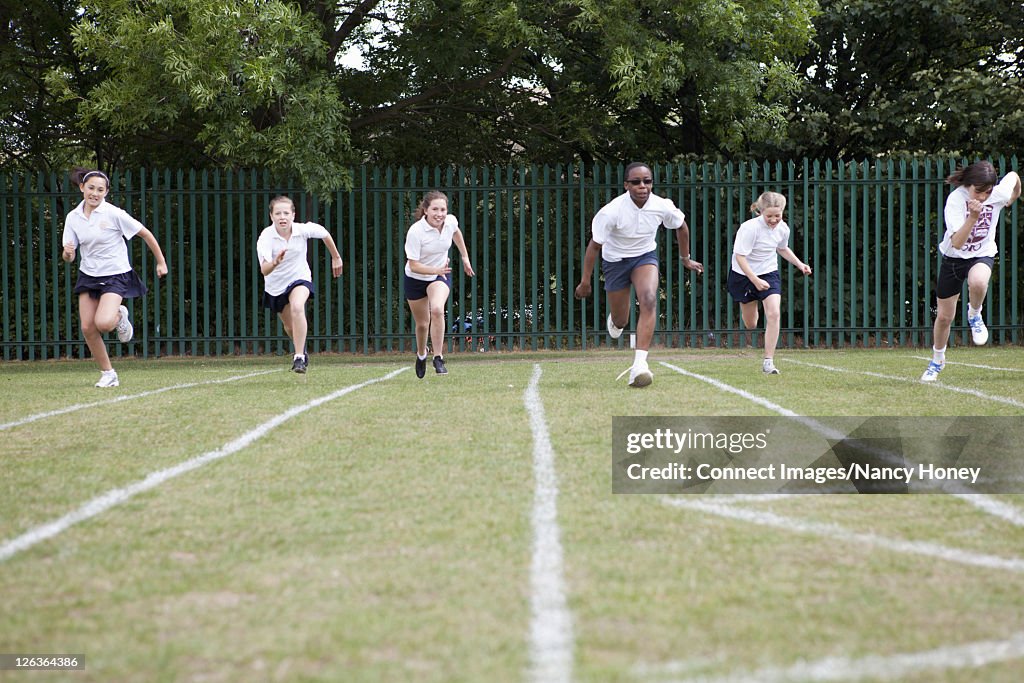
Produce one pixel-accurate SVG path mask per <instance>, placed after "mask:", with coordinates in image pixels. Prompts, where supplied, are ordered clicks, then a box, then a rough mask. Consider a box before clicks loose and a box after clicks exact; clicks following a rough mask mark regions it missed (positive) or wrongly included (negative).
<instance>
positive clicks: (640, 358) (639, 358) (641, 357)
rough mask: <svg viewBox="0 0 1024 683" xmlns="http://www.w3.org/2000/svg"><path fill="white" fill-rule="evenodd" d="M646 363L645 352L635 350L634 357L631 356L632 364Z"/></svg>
mask: <svg viewBox="0 0 1024 683" xmlns="http://www.w3.org/2000/svg"><path fill="white" fill-rule="evenodd" d="M646 362H647V352H646V351H644V350H642V349H637V350H636V355H635V356H633V364H634V365H636V364H637V363H646Z"/></svg>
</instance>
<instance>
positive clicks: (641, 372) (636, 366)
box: [615, 361, 654, 389]
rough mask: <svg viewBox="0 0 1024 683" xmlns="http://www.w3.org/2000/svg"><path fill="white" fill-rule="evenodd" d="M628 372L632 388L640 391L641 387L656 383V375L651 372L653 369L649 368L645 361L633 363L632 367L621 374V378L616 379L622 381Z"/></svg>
mask: <svg viewBox="0 0 1024 683" xmlns="http://www.w3.org/2000/svg"><path fill="white" fill-rule="evenodd" d="M627 372H628V373H629V386H631V387H636V388H638V389H639V388H640V387H646V386H648V385H649V384H650V383H651V382H653V381H654V373H653V372H651V369H650V368H649V367H647V363H646V362H644V361H640V362H637V363H633V365H632V366H630V367H629V368H627V369H625V370H623V371H622V372H620V373H619V376H618V377H616V378H615V379H617V380H618V379H622V376H623V375H625V374H626V373H627Z"/></svg>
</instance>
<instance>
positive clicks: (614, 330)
mask: <svg viewBox="0 0 1024 683" xmlns="http://www.w3.org/2000/svg"><path fill="white" fill-rule="evenodd" d="M607 327H608V336H610V337H611V338H612V339H618V338H619V337H621V336H622V330H624V329H625V328H624V327H615V323H613V322H612V314H611V313H609V314H608V325H607Z"/></svg>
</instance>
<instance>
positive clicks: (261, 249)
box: [256, 223, 331, 296]
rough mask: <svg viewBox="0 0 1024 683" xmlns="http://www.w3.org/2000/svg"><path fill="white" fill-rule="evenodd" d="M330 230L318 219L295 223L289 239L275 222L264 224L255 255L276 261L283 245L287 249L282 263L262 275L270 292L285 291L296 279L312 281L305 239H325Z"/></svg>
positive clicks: (265, 287)
mask: <svg viewBox="0 0 1024 683" xmlns="http://www.w3.org/2000/svg"><path fill="white" fill-rule="evenodd" d="M330 234H331V233H329V232H327V228H325V227H324V226H322V225H319V224H317V223H292V236H291V239H287V240H286V239H285V238H283V237H281V235H280V234H278V232H277V228H275V227H274V226H273V225H269V226H267V227H266V228H264V229H263V232H261V233H260V236H259V239H258V240H256V255H257V256H258V257H259V260H260V262H261V263H262V262H264V261H267V262H269V261H273V260H274V259H275V258H277V255H278V254H280V253H281V251H282V250H283V249H287V250H288V253H286V254H285V255H284V260H283V261H281V263H280V265H278V266H277V267H276V268H274V270H272V271H271V272H270V274H269V275H266V276H264V278H263V279H264V283H263V288H264V289H265V290H266V291H267V294H269V295H271V296H277V295H279V294H284V291H285V290H286V289H288V285H290V284H291V283H293V282H295V281H296V280H309V281H311V282H312V280H313V272H312V271H311V270H310V269H309V263H308V262H307V261H306V240H308V239H323V238H325V237H329V236H330Z"/></svg>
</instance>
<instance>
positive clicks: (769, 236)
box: [732, 216, 789, 275]
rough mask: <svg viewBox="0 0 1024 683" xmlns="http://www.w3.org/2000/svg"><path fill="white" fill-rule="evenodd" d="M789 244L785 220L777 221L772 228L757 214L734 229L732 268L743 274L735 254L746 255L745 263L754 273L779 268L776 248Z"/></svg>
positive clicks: (760, 273)
mask: <svg viewBox="0 0 1024 683" xmlns="http://www.w3.org/2000/svg"><path fill="white" fill-rule="evenodd" d="M787 246H789V226H788V225H786V221H779V222H778V224H776V226H775V227H774V228H769V227H768V224H767V223H765V222H764V218H762V217H761V216H758V217H756V218H751V219H750V220H749V221H745V222H744V223H743V224H742V225H740V227H739V229H738V230H737V231H736V239H735V241H734V242H733V247H732V270H733V272H736V273H739V274H740V275H745V273H744V272H743V269H742V268H740V264H739V261H737V260H736V254H740V255H742V256H746V257H747V263H748V264H750V269H751V270H753V271H754V275H764V274H765V273H770V272H772V271H773V270H778V269H779V252H778V251H777V250H778V249H784V248H785V247H787Z"/></svg>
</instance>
